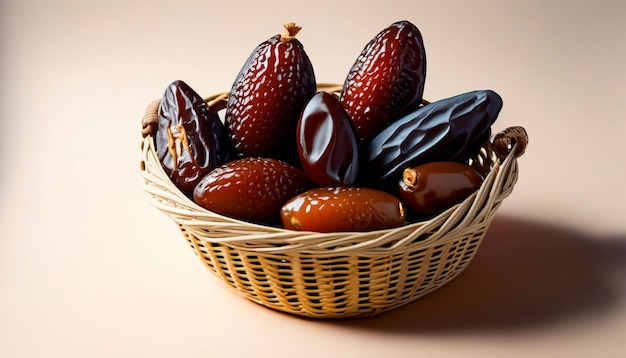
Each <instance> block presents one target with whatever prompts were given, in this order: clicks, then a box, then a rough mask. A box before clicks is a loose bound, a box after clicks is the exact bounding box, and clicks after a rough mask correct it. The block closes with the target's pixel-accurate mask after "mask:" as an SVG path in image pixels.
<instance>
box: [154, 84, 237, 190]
mask: <svg viewBox="0 0 626 358" xmlns="http://www.w3.org/2000/svg"><path fill="white" fill-rule="evenodd" d="M155 145H156V149H157V154H158V157H159V160H160V161H161V164H162V166H163V168H164V169H165V172H166V173H167V174H168V176H169V177H170V178H171V179H172V181H173V182H174V184H175V185H176V186H177V187H178V188H179V189H180V190H181V191H182V192H183V193H185V195H187V196H189V197H191V195H192V193H193V189H194V187H195V186H196V184H197V183H198V182H199V181H200V180H201V179H202V177H203V176H204V175H206V174H207V173H208V172H209V171H211V170H212V169H213V168H215V167H217V166H219V165H221V164H223V163H225V162H227V161H228V160H230V156H231V147H230V139H229V138H228V133H227V132H226V129H225V127H224V125H223V123H222V121H221V120H220V118H219V116H218V115H217V113H215V112H213V111H212V110H211V109H210V108H209V107H208V106H207V105H206V103H205V102H204V99H203V98H202V97H200V95H198V93H196V92H195V91H194V90H193V89H192V88H191V87H189V85H187V84H186V83H185V82H183V81H180V80H177V81H174V82H173V83H172V84H170V85H169V86H168V87H167V89H166V90H165V93H164V94H163V97H162V99H161V103H160V105H159V111H158V129H157V132H156V136H155Z"/></svg>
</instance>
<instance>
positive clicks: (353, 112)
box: [340, 21, 426, 142]
mask: <svg viewBox="0 0 626 358" xmlns="http://www.w3.org/2000/svg"><path fill="white" fill-rule="evenodd" d="M425 81H426V52H425V50H424V43H423V40H422V35H421V33H420V31H419V29H418V28H417V27H416V26H415V25H413V24H412V23H411V22H409V21H399V22H396V23H393V24H391V25H390V26H388V27H387V28H385V29H383V30H382V31H381V32H379V33H378V34H377V35H376V36H375V37H374V38H373V39H372V40H370V42H369V43H367V45H366V46H365V48H364V49H363V51H362V52H361V54H360V55H359V56H358V58H357V59H356V61H355V63H354V64H353V66H352V68H351V69H350V71H349V72H348V75H347V77H346V79H345V81H344V84H343V88H342V91H341V94H340V99H341V104H342V105H343V106H344V108H345V109H346V111H347V112H348V114H349V115H350V117H351V118H352V121H353V122H354V126H355V128H356V131H357V137H358V138H359V140H360V141H361V142H367V141H369V140H370V139H372V138H373V137H374V136H375V135H376V134H378V133H379V132H380V131H381V130H382V129H383V128H385V127H386V126H387V125H389V124H390V123H392V122H393V121H395V120H396V119H397V118H398V117H399V116H400V115H401V114H403V113H406V112H408V111H410V110H413V109H414V108H416V107H418V106H419V104H420V103H421V101H422V96H423V94H424V82H425Z"/></svg>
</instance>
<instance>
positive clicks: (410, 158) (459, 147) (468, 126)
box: [361, 90, 502, 185]
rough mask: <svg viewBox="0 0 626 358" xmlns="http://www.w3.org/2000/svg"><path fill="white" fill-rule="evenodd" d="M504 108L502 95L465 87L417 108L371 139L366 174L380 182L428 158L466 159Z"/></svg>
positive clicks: (367, 149)
mask: <svg viewBox="0 0 626 358" xmlns="http://www.w3.org/2000/svg"><path fill="white" fill-rule="evenodd" d="M501 108H502V98H501V97H500V96H499V95H498V94H497V93H496V92H494V91H491V90H479V91H473V92H467V93H464V94H460V95H457V96H454V97H450V98H446V99H442V100H439V101H437V102H433V103H430V104H427V105H425V106H422V107H420V108H418V109H417V110H415V111H413V112H411V113H409V114H407V115H405V116H403V117H402V118H400V119H398V120H397V121H395V122H394V123H392V124H391V125H390V126H389V127H387V128H385V130H383V131H382V132H381V133H380V134H378V135H377V136H376V137H374V139H373V140H372V141H371V142H370V143H369V145H368V146H367V148H366V150H365V153H364V156H365V157H366V158H365V163H366V164H365V167H366V168H367V172H365V173H364V171H365V170H364V169H365V168H362V170H361V173H362V174H363V175H362V176H363V177H364V178H363V180H364V181H367V182H370V183H379V182H383V181H386V180H387V179H390V178H398V177H400V176H401V175H402V171H403V170H404V169H406V168H410V167H415V166H418V165H421V164H424V163H427V162H434V161H463V159H464V157H467V156H469V155H471V154H473V153H472V151H474V150H475V149H476V148H477V147H478V146H479V145H480V144H482V142H483V141H484V140H485V136H486V135H488V133H489V132H490V130H491V125H492V124H493V123H494V122H495V120H496V118H497V117H498V114H499V112H500V110H501ZM394 185H395V184H394Z"/></svg>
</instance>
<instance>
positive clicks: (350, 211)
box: [281, 186, 406, 232]
mask: <svg viewBox="0 0 626 358" xmlns="http://www.w3.org/2000/svg"><path fill="white" fill-rule="evenodd" d="M281 219H282V223H283V227H285V228H286V229H290V230H302V231H315V232H345V231H372V230H381V229H389V228H394V227H398V226H401V225H404V224H405V222H406V221H405V210H404V206H403V204H402V203H401V202H400V200H399V199H398V198H396V197H395V196H393V195H391V194H389V193H386V192H383V191H380V190H375V189H370V188H364V187H345V186H344V187H336V188H328V187H326V188H314V189H311V190H309V191H306V192H304V193H302V194H300V195H298V196H296V197H294V198H292V199H291V200H289V202H287V203H286V204H285V205H284V206H283V207H282V209H281Z"/></svg>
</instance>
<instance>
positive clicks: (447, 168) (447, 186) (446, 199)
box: [398, 161, 483, 214]
mask: <svg viewBox="0 0 626 358" xmlns="http://www.w3.org/2000/svg"><path fill="white" fill-rule="evenodd" d="M482 181H483V178H482V177H481V175H480V174H479V173H478V172H477V171H476V170H475V169H473V168H472V167H470V166H468V165H466V164H463V163H457V162H447V161H441V162H431V163H426V164H422V165H419V166H417V167H415V168H407V169H405V170H404V173H403V177H402V179H400V181H399V184H398V189H399V193H400V198H402V200H403V201H404V203H405V204H406V206H407V207H409V208H411V209H413V210H415V211H417V212H419V213H422V214H438V213H440V212H442V211H444V210H445V209H448V208H450V207H451V206H453V205H455V204H458V203H460V202H461V201H463V200H465V198H467V197H468V196H469V195H470V194H472V193H473V192H474V191H476V190H477V189H478V188H479V187H480V185H481V184H482Z"/></svg>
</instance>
